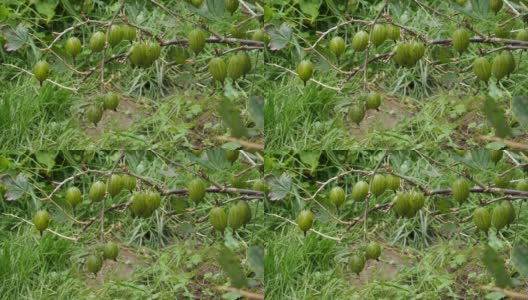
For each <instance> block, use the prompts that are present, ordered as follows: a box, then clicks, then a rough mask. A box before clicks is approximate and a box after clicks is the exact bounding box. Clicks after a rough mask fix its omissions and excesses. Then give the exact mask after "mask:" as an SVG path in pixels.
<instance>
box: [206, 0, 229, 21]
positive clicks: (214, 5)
mask: <svg viewBox="0 0 528 300" xmlns="http://www.w3.org/2000/svg"><path fill="white" fill-rule="evenodd" d="M207 9H208V10H209V13H211V15H213V16H215V17H222V16H223V15H224V12H225V6H224V1H218V0H207Z"/></svg>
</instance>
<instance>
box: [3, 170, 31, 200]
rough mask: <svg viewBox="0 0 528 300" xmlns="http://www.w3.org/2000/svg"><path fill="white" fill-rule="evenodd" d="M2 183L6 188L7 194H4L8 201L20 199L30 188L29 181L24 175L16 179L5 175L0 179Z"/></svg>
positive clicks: (19, 175)
mask: <svg viewBox="0 0 528 300" xmlns="http://www.w3.org/2000/svg"><path fill="white" fill-rule="evenodd" d="M0 181H1V182H2V184H3V185H5V187H6V192H5V193H4V196H5V200H6V201H16V200H18V199H20V198H21V197H22V196H23V195H24V194H25V193H26V191H27V190H28V188H29V183H28V180H27V178H26V176H25V175H24V174H22V173H20V174H18V176H17V177H16V178H13V177H12V176H11V175H3V176H1V177H0Z"/></svg>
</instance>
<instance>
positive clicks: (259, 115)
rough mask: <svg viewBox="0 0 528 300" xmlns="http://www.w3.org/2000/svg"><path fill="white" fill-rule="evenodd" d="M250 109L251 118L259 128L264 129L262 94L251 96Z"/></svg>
mask: <svg viewBox="0 0 528 300" xmlns="http://www.w3.org/2000/svg"><path fill="white" fill-rule="evenodd" d="M248 111H249V114H250V115H251V119H253V122H255V125H256V126H257V128H259V129H262V130H263V129H264V98H263V97H262V96H252V97H249V103H248Z"/></svg>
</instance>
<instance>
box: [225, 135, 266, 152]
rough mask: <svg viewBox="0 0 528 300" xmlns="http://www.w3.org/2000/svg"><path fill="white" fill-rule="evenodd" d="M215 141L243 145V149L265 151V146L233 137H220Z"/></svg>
mask: <svg viewBox="0 0 528 300" xmlns="http://www.w3.org/2000/svg"><path fill="white" fill-rule="evenodd" d="M215 139H217V140H220V141H224V142H235V143H238V144H240V145H242V147H244V148H246V149H252V150H264V145H262V144H257V143H253V142H248V141H244V140H241V139H237V138H234V137H231V136H223V135H219V136H216V137H215Z"/></svg>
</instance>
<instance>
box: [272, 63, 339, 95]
mask: <svg viewBox="0 0 528 300" xmlns="http://www.w3.org/2000/svg"><path fill="white" fill-rule="evenodd" d="M267 65H269V66H272V67H275V68H279V69H282V70H284V71H286V72H289V73H291V74H293V75H296V76H297V73H296V72H294V71H292V70H290V69H288V68H285V67H283V66H281V65H277V64H273V63H267ZM310 81H313V82H315V83H316V84H318V85H320V86H322V87H325V88H327V89H331V90H334V91H338V92H340V91H341V89H340V88H337V87H333V86H329V85H327V84H324V83H322V82H320V81H317V80H315V79H313V78H310Z"/></svg>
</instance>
